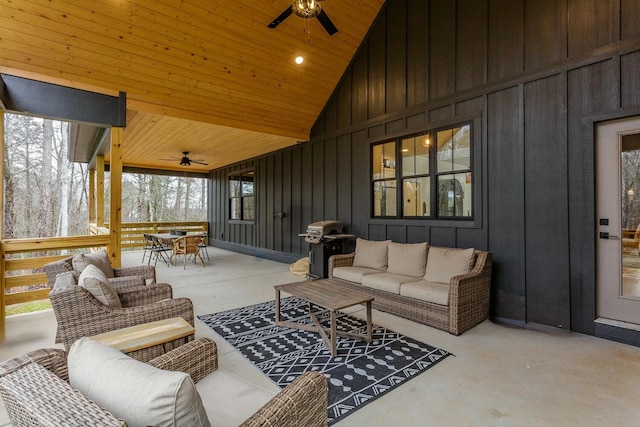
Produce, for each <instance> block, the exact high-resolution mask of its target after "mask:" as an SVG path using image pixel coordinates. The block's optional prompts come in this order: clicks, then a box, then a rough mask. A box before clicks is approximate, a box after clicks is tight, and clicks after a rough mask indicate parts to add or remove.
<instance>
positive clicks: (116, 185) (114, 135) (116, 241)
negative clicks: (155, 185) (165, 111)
mask: <svg viewBox="0 0 640 427" xmlns="http://www.w3.org/2000/svg"><path fill="white" fill-rule="evenodd" d="M123 133H124V128H119V127H112V128H111V162H110V163H109V187H110V189H111V192H110V194H111V197H110V199H109V230H110V234H111V244H110V245H109V255H110V257H111V263H112V264H113V266H114V267H120V264H121V262H122V256H121V255H122V254H121V249H122V248H121V246H122V245H121V242H120V237H121V234H122V135H123Z"/></svg>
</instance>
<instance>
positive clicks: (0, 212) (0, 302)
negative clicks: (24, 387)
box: [0, 104, 7, 343]
mask: <svg viewBox="0 0 640 427" xmlns="http://www.w3.org/2000/svg"><path fill="white" fill-rule="evenodd" d="M1 106H2V105H1V104H0V107H1ZM1 159H4V109H2V108H0V160H1ZM0 177H2V178H1V179H2V180H4V162H3V161H0ZM0 184H1V185H0V343H4V327H5V322H4V317H5V314H6V313H5V297H4V293H5V289H6V284H7V283H6V282H7V279H6V278H5V270H6V265H5V259H4V243H3V242H2V239H3V236H4V203H3V202H2V201H3V200H4V182H3V181H0Z"/></svg>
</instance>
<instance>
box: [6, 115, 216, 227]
mask: <svg viewBox="0 0 640 427" xmlns="http://www.w3.org/2000/svg"><path fill="white" fill-rule="evenodd" d="M68 150H69V125H68V123H65V122H59V121H52V120H47V119H42V118H39V117H30V116H24V115H16V114H5V150H4V182H5V203H4V235H3V238H28V237H53V236H71V235H85V234H87V229H88V223H89V212H88V170H87V165H86V164H82V163H74V162H69V160H68ZM108 180H109V174H108V173H105V190H106V194H105V218H108V215H109V212H108V210H109V202H108V201H109V191H108V189H109V185H108ZM206 216H207V183H206V180H205V179H197V178H187V177H176V176H164V175H146V174H128V173H125V174H123V183H122V221H124V222H144V221H176V222H177V221H206Z"/></svg>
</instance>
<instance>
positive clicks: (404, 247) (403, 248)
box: [387, 242, 427, 277]
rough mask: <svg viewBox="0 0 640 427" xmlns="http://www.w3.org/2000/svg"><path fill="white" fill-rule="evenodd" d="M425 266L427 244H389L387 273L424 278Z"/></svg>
mask: <svg viewBox="0 0 640 427" xmlns="http://www.w3.org/2000/svg"><path fill="white" fill-rule="evenodd" d="M426 265H427V243H426V242H424V243H393V242H391V243H389V266H388V267H387V273H394V274H402V275H405V276H414V277H422V276H424V272H425V267H426Z"/></svg>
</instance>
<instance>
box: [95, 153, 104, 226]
mask: <svg viewBox="0 0 640 427" xmlns="http://www.w3.org/2000/svg"><path fill="white" fill-rule="evenodd" d="M96 175H97V176H96V177H97V178H98V183H97V184H98V187H97V188H96V196H97V202H98V203H97V206H96V209H97V210H96V225H97V226H98V227H104V156H102V155H99V156H97V157H96Z"/></svg>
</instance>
